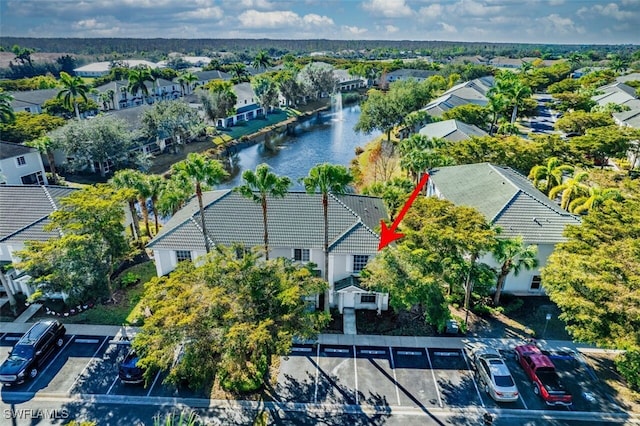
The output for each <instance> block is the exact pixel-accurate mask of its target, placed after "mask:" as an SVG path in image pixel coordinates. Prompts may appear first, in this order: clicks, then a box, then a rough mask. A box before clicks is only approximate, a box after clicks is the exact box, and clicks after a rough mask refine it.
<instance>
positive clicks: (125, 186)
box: [109, 169, 140, 241]
mask: <svg viewBox="0 0 640 426" xmlns="http://www.w3.org/2000/svg"><path fill="white" fill-rule="evenodd" d="M138 173H139V172H137V171H136V170H131V169H124V170H118V171H117V172H116V173H115V174H114V175H113V177H112V178H111V179H110V180H109V183H110V184H111V185H113V187H114V188H116V189H119V190H121V191H123V196H124V198H125V199H126V200H127V203H128V204H129V212H130V213H131V221H132V225H133V234H134V236H133V237H134V238H135V240H136V241H138V240H139V239H140V222H139V220H138V211H137V210H136V200H137V199H138V195H137V190H136V189H135V187H136V185H137V184H136V181H137V180H138V179H139V174H138Z"/></svg>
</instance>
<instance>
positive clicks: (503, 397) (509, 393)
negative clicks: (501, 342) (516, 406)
mask: <svg viewBox="0 0 640 426" xmlns="http://www.w3.org/2000/svg"><path fill="white" fill-rule="evenodd" d="M473 360H474V363H475V366H476V370H477V371H478V377H479V378H480V384H481V385H482V388H483V389H484V391H485V392H486V393H487V394H489V396H490V397H491V398H493V399H494V400H496V401H498V402H514V401H517V400H518V395H519V393H518V388H517V386H516V383H515V381H514V380H513V376H511V372H510V371H509V368H508V367H507V365H506V364H505V363H504V359H502V356H501V355H500V353H499V352H498V351H497V350H495V349H493V348H483V349H479V350H477V351H475V352H474V354H473Z"/></svg>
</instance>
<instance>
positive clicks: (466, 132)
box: [420, 119, 488, 142]
mask: <svg viewBox="0 0 640 426" xmlns="http://www.w3.org/2000/svg"><path fill="white" fill-rule="evenodd" d="M420 134H421V135H423V136H427V137H429V138H432V139H433V138H437V139H445V140H447V141H449V142H459V141H463V140H467V139H471V137H472V136H476V137H482V136H487V135H488V134H487V132H485V131H484V130H482V129H480V128H478V127H477V126H474V125H472V124H466V123H463V122H462V121H458V120H453V119H451V120H445V121H436V122H434V123H429V124H427V125H425V126H424V127H423V128H421V129H420Z"/></svg>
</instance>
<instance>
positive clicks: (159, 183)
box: [147, 175, 166, 235]
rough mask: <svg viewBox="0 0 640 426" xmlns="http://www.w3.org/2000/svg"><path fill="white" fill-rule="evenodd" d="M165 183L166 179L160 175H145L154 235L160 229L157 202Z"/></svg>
mask: <svg viewBox="0 0 640 426" xmlns="http://www.w3.org/2000/svg"><path fill="white" fill-rule="evenodd" d="M165 184H166V181H165V180H164V179H163V178H162V176H160V175H148V176H147V186H148V187H149V200H150V201H151V211H152V212H153V222H154V229H155V233H154V234H155V235H158V232H159V231H160V218H159V209H158V202H159V198H160V194H162V191H163V189H164V185H165Z"/></svg>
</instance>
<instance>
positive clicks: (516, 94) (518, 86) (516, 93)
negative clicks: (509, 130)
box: [510, 80, 532, 124]
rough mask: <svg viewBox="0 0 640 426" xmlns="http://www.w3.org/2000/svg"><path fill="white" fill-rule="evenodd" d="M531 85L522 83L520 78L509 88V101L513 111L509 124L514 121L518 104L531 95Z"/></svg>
mask: <svg viewBox="0 0 640 426" xmlns="http://www.w3.org/2000/svg"><path fill="white" fill-rule="evenodd" d="M531 93H532V92H531V87H529V86H528V85H526V84H524V83H522V82H521V81H520V80H517V82H516V83H515V84H514V85H513V88H512V89H511V92H510V94H511V103H512V104H513V112H512V113H511V124H513V123H515V122H516V118H517V117H518V106H520V105H522V103H523V102H524V101H525V100H526V99H529V98H530V97H531Z"/></svg>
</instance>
